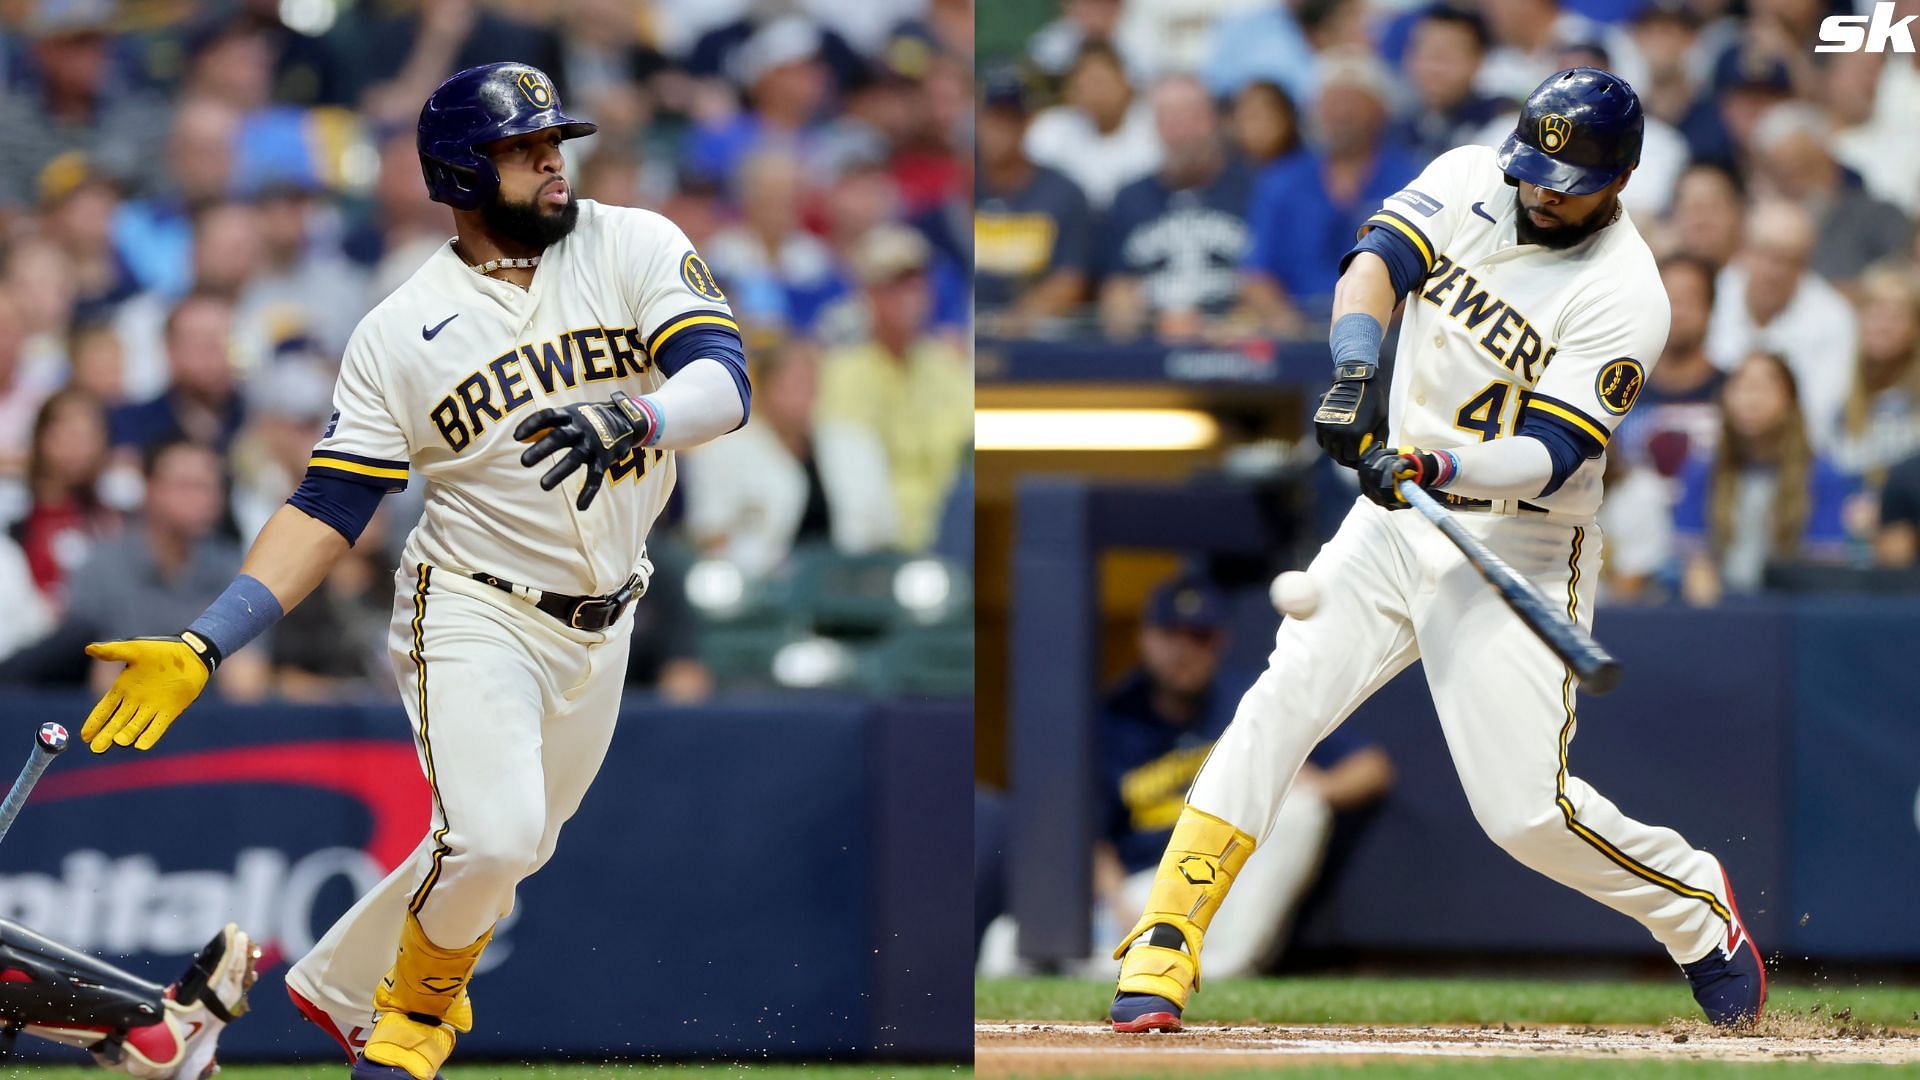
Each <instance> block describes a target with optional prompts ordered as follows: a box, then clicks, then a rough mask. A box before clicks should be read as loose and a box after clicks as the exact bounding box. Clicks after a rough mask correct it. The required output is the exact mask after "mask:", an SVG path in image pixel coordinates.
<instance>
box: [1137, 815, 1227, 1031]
mask: <svg viewBox="0 0 1920 1080" xmlns="http://www.w3.org/2000/svg"><path fill="white" fill-rule="evenodd" d="M1252 854H1253V837H1252V836H1250V835H1248V834H1247V833H1245V832H1242V831H1241V830H1239V829H1236V828H1234V827H1233V826H1232V825H1229V824H1227V823H1226V822H1224V821H1221V820H1220V819H1219V818H1217V817H1214V816H1213V815H1211V814H1207V813H1204V812H1202V811H1199V810H1195V809H1194V808H1193V807H1191V806H1188V807H1184V808H1182V809H1181V811H1180V820H1179V822H1178V823H1177V824H1175V825H1174V827H1173V839H1171V840H1169V841H1167V852H1166V854H1165V855H1162V856H1161V857H1160V868H1159V869H1158V870H1156V871H1155V872H1154V876H1153V890H1152V891H1151V892H1149V893H1148V894H1147V906H1146V910H1145V911H1143V912H1141V914H1140V922H1139V925H1137V926H1135V927H1134V928H1133V932H1132V933H1130V934H1128V935H1127V939H1126V940H1125V941H1122V942H1121V943H1120V947H1119V948H1117V949H1115V950H1114V951H1113V956H1114V959H1116V960H1119V961H1120V986H1119V993H1121V994H1152V995H1154V996H1157V997H1163V998H1166V999H1167V1000H1168V1001H1170V1002H1172V1003H1173V1004H1174V1005H1176V1006H1179V1007H1181V1008H1184V1007H1185V1006H1186V1004H1187V996H1188V994H1190V993H1191V992H1192V991H1193V990H1194V989H1195V988H1197V987H1198V986H1199V985H1200V942H1201V938H1202V936H1203V935H1205V934H1206V932H1207V926H1208V925H1209V924H1210V923H1212V922H1213V914H1214V912H1216V911H1219V910H1220V901H1222V900H1224V899H1226V896H1227V890H1228V889H1229V888H1231V887H1232V885H1233V879H1234V876H1235V875H1236V874H1238V873H1239V872H1240V868H1241V867H1243V866H1245V865H1246V864H1247V857H1248V856H1249V855H1252ZM1156 926H1165V927H1169V928H1171V929H1173V930H1175V931H1178V932H1179V935H1180V939H1179V942H1175V941H1171V940H1168V941H1164V942H1162V941H1158V940H1156V938H1160V937H1162V936H1163V935H1154V936H1152V937H1149V938H1148V939H1147V940H1146V941H1145V942H1141V943H1140V944H1138V945H1136V944H1135V942H1136V941H1138V939H1139V938H1140V937H1141V935H1143V934H1147V932H1148V931H1150V930H1152V929H1153V928H1154V927H1156ZM1180 943H1184V944H1185V945H1186V948H1185V949H1184V950H1183V949H1180V948H1178V947H1176V946H1177V945H1178V944H1180Z"/></svg>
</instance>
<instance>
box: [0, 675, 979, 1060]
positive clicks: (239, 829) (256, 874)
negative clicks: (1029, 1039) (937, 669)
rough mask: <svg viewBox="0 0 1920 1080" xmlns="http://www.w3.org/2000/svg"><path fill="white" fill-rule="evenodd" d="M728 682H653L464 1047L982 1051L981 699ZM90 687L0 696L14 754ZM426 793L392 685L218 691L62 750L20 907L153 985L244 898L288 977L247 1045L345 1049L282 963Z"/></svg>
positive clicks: (642, 1053)
mask: <svg viewBox="0 0 1920 1080" xmlns="http://www.w3.org/2000/svg"><path fill="white" fill-rule="evenodd" d="M723 700H724V702H725V703H723V704H715V705H709V706H704V707H699V708H690V707H665V706H660V705H655V704H652V703H650V702H648V701H646V700H644V699H642V700H637V701H636V700H632V699H630V700H629V703H628V705H627V709H626V713H625V715H624V716H623V718H622V720H621V725H620V728H619V731H618V733H617V734H616V735H615V738H614V741H613V748H612V751H611V752H610V754H609V755H608V757H607V761H606V764H605V766H604V767H603V768H602V770H601V772H600V776H599V779H598V781H597V782H596V783H595V785H594V787H593V789H592V790H591V791H590V792H589V793H588V795H587V798H586V801H585V803H584V805H583V806H582V807H581V809H580V812H579V814H578V815H577V816H576V817H575V818H574V819H573V821H572V822H571V823H570V824H568V825H567V827H566V829H565V830H564V831H563V832H562V833H561V838H560V846H559V851H558V853H557V854H556V855H555V856H554V858H553V861H552V862H551V863H549V864H548V865H547V866H546V868H545V869H543V870H542V871H541V872H540V873H539V874H537V875H536V876H535V877H534V878H532V879H531V880H529V881H528V882H527V883H526V884H525V885H524V886H523V887H522V888H521V890H520V894H519V902H518V905H517V907H516V909H515V911H514V914H513V915H512V916H510V920H511V921H510V922H509V923H508V924H507V925H504V926H503V927H502V928H501V929H499V930H498V931H497V932H496V933H495V936H494V943H493V945H492V947H491V948H490V949H489V950H488V953H487V957H486V959H485V961H484V964H485V965H486V966H483V968H482V971H483V974H481V975H480V976H479V977H478V978H477V979H476V980H475V984H474V1001H475V1014H476V1018H477V1022H476V1026H475V1029H474V1031H473V1033H472V1034H470V1035H468V1036H464V1037H463V1038H462V1040H461V1056H462V1057H465V1058H473V1057H487V1056H495V1057H516V1058H521V1057H524V1058H537V1059H545V1058H553V1057H562V1056H569V1057H589V1058H597V1057H607V1056H615V1057H627V1058H637V1057H650V1056H655V1055H661V1056H669V1057H687V1056H696V1057H704V1056H725V1057H741V1058H754V1059H758V1058H764V1057H771V1058H794V1057H799V1058H820V1057H833V1058H837V1059H847V1058H876V1059H882V1058H885V1059H902V1058H905V1059H915V1058H948V1059H950V1058H964V1057H965V1056H966V1055H968V1054H970V1053H971V1050H972V1042H973V1034H972V1023H971V1015H972V1008H973V997H972V987H973V983H972V971H971V963H972V939H971V935H970V925H971V903H972V899H971V889H972V881H971V871H970V868H969V865H968V862H967V858H966V855H965V853H966V852H967V851H968V850H969V840H970V831H971V828H972V823H971V798H970V793H971V790H972V740H973V736H972V719H973V717H972V709H971V707H970V706H969V705H968V704H967V703H964V702H955V703H927V702H919V703H892V704H872V703H864V702H858V701H849V700H840V699H834V698H822V697H818V696H809V695H795V696H792V697H783V698H777V699H776V698H766V699H760V700H753V699H723ZM88 704H89V702H88V701H86V700H83V699H82V698H80V697H78V696H25V695H20V694H9V695H0V769H5V770H6V776H7V777H8V778H11V776H12V770H13V768H14V767H15V766H14V765H13V764H10V763H9V762H10V761H11V760H12V758H13V755H11V754H10V753H9V752H8V751H7V750H6V748H7V747H8V746H13V747H14V748H15V749H17V750H18V751H19V754H18V755H17V756H18V758H19V760H22V761H24V760H25V757H26V750H27V747H28V743H29V740H30V735H31V732H32V731H33V729H34V728H35V727H36V726H37V725H38V724H39V723H40V722H42V721H44V720H58V721H60V722H62V723H64V724H66V725H67V726H68V727H69V728H72V729H74V730H76V731H77V729H78V726H79V723H80V720H81V718H82V717H84V716H85V714H86V710H87V707H88ZM0 782H5V781H0ZM427 808H428V794H427V790H426V785H425V782H424V781H423V780H422V779H421V776H420V769H419V766H418V764H417V761H416V758H415V753H414V749H413V743H412V742H411V741H410V739H409V737H408V732H407V726H406V719H405V717H404V715H403V714H402V712H401V711H400V709H399V707H398V706H397V705H393V706H367V707H313V706H307V707H301V706H281V705H276V706H271V707H259V708H240V707H234V706H226V705H222V704H220V703H217V702H212V701H209V702H205V703H202V704H201V705H198V706H196V707H195V708H194V709H193V710H192V711H191V712H190V713H188V714H187V715H186V716H185V717H184V718H183V719H181V720H180V721H179V722H177V723H176V724H175V725H174V727H173V729H172V731H171V732H170V733H169V734H168V736H167V739H166V741H165V742H164V743H163V744H161V746H160V747H159V748H157V749H155V750H154V751H152V752H150V753H147V754H138V753H133V752H129V751H125V750H117V751H114V752H112V753H109V754H106V755H102V756H98V757H96V756H95V755H92V754H90V753H88V752H87V751H86V749H85V748H84V747H80V746H76V747H75V748H74V749H73V750H70V751H69V752H68V753H67V754H66V755H64V756H63V757H62V758H61V759H59V760H58V761H56V762H55V764H54V765H53V767H52V769H51V770H49V772H48V773H47V776H46V777H45V779H43V780H42V781H41V784H40V786H39V788H38V789H37V790H36V791H35V794H34V797H33V799H32V801H31V802H30V803H29V805H28V807H27V809H26V810H25V811H24V812H23V813H22V814H21V815H20V818H19V821H18V822H17V823H16V824H15V826H14V828H13V831H12V832H11V833H10V834H9V835H8V836H7V838H6V842H5V844H4V845H0V914H4V915H6V916H7V917H9V918H13V919H17V920H19V921H20V922H23V923H25V924H27V925H29V926H31V927H33V928H35V929H37V930H41V931H44V932H47V933H50V934H52V935H54V936H56V937H58V938H60V939H62V940H65V941H68V942H69V943H72V944H75V945H79V946H82V947H85V948H87V949H89V950H92V951H95V952H98V953H100V954H102V955H105V956H108V957H110V958H113V959H115V960H117V961H120V962H123V963H125V964H126V965H127V966H129V967H131V968H132V969H134V970H135V971H138V972H140V973H142V974H145V975H147V976H148V977H150V978H153V979H154V980H156V981H159V982H167V981H170V980H171V979H172V978H174V977H175V976H176V975H177V974H178V973H179V971H180V970H181V969H182V968H183V967H184V966H185V964H186V961H187V959H188V958H189V956H190V954H191V953H192V952H193V951H194V950H196V949H197V948H198V947H199V946H200V945H201V944H203V943H204V942H205V940H206V939H207V938H208V937H210V936H211V935H212V934H213V932H214V931H215V930H217V929H218V928H219V927H220V925H221V924H222V923H224V922H226V921H227V920H228V919H234V920H237V921H239V922H240V923H241V924H242V925H243V926H245V927H246V928H247V929H248V930H249V931H250V932H252V933H253V934H255V935H256V937H258V938H261V939H263V941H264V944H265V946H266V949H267V970H266V974H265V976H264V977H263V978H262V979H261V981H260V984H259V987H258V988H257V989H256V990H255V992H254V1002H255V1006H254V1012H253V1014H252V1015H250V1016H248V1017H246V1018H245V1019H244V1020H242V1021H241V1022H240V1023H238V1024H236V1025H235V1026H234V1027H233V1028H231V1029H230V1030H229V1031H228V1033H227V1034H226V1035H225V1036H224V1037H223V1038H222V1041H221V1053H222V1057H223V1059H229V1060H249V1059H263V1058H274V1059H287V1058H296V1057H299V1058H307V1059H310V1060H315V1061H327V1060H332V1059H333V1058H335V1057H337V1056H338V1051H337V1050H336V1049H335V1048H334V1046H333V1044H332V1042H331V1041H330V1040H328V1039H327V1038H326V1037H325V1036H323V1035H321V1034H320V1033H319V1031H318V1029H316V1028H313V1027H312V1026H311V1025H309V1024H307V1023H306V1022H305V1021H304V1020H302V1019H301V1018H300V1017H299V1015H298V1014H297V1013H296V1012H295V1011H294V1010H293V1007H292V1005H291V1004H290V1003H289V1002H288V1000H287V997H286V994H285V992H284V990H283V988H282V985H281V981H280V980H281V976H282V974H283V973H284V972H285V970H286V966H287V964H288V963H289V962H291V961H292V960H293V959H297V958H298V957H299V955H300V954H301V953H302V952H303V951H304V950H305V949H306V948H307V946H308V945H309V944H310V943H311V942H312V941H313V940H314V939H315V938H317V937H318V936H319V935H320V934H321V933H323V932H324V931H325V930H326V928H327V926H329V925H330V924H331V922H332V920H333V918H334V916H335V915H337V914H338V913H340V912H341V911H344V910H345V909H346V907H347V905H348V904H349V903H350V902H351V901H352V898H353V896H354V895H356V894H357V892H358V891H359V890H361V889H364V888H366V887H367V886H370V885H371V884H372V883H373V882H374V881H377V880H379V878H380V877H381V876H382V875H383V874H384V872H385V870H386V868H387V867H389V866H391V865H393V864H394V863H395V862H396V861H397V860H398V859H400V858H403V857H404V856H405V855H406V854H407V853H408V852H409V851H411V849H412V848H413V846H414V845H415V844H416V843H417V842H418V841H419V839H420V837H421V836H423V835H424V834H425V827H426V823H427ZM941 853H950V856H948V857H941ZM31 1041H32V1040H23V1041H22V1044H21V1049H22V1050H23V1051H26V1050H28V1046H27V1043H29V1042H31ZM36 1056H41V1057H44V1058H47V1059H49V1060H51V1059H60V1060H73V1059H75V1057H76V1054H75V1052H74V1051H71V1050H65V1051H62V1050H58V1049H55V1050H53V1051H48V1052H45V1053H36Z"/></svg>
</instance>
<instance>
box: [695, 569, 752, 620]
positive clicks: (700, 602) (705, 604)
mask: <svg viewBox="0 0 1920 1080" xmlns="http://www.w3.org/2000/svg"><path fill="white" fill-rule="evenodd" d="M686 590H687V600H688V601H689V602H691V603H692V604H693V606H694V607H697V608H700V609H701V610H702V611H705V612H707V613H708V614H710V615H715V616H729V615H733V614H735V613H737V612H738V611H739V610H740V607H741V606H742V604H743V603H744V602H745V600H746V598H747V576H746V575H745V574H743V573H741V572H740V568H739V567H737V566H735V565H733V564H732V563H730V562H727V561H726V560H724V559H702V560H700V561H699V562H697V563H694V564H693V566H691V567H690V568H688V570H687V577H686Z"/></svg>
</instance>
